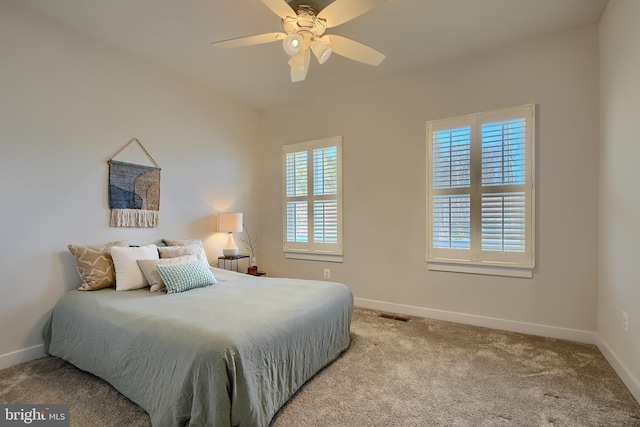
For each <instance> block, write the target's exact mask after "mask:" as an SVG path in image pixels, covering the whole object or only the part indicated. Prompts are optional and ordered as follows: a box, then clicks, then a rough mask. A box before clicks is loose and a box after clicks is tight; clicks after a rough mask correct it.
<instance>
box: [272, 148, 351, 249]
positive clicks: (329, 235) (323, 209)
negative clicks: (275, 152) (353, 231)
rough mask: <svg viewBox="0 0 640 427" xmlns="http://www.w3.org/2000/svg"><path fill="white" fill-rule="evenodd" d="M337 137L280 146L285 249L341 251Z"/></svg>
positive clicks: (339, 167)
mask: <svg viewBox="0 0 640 427" xmlns="http://www.w3.org/2000/svg"><path fill="white" fill-rule="evenodd" d="M341 143H342V141H341V138H340V137H335V138H328V139H324V140H319V141H310V142H305V143H300V144H293V145H288V146H285V147H284V148H283V157H284V161H283V164H284V178H285V179H284V183H285V189H284V193H285V203H284V205H285V206H284V210H285V220H284V230H285V233H284V250H285V252H298V253H311V254H329V255H341V254H342V242H341V232H342V224H341V221H342V210H341V209H342V206H341V205H342V184H341V178H342V172H341V165H342V159H341V152H342V148H341Z"/></svg>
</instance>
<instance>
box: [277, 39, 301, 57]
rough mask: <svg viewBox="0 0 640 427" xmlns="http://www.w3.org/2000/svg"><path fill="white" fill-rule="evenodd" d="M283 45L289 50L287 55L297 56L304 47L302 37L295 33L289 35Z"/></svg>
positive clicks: (286, 50)
mask: <svg viewBox="0 0 640 427" xmlns="http://www.w3.org/2000/svg"><path fill="white" fill-rule="evenodd" d="M282 46H283V47H284V51H285V52H287V55H289V56H295V55H297V54H298V53H299V52H300V49H301V48H302V37H300V36H298V35H295V34H294V35H292V36H288V37H286V38H285V39H284V41H283V42H282Z"/></svg>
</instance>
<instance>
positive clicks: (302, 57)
mask: <svg viewBox="0 0 640 427" xmlns="http://www.w3.org/2000/svg"><path fill="white" fill-rule="evenodd" d="M310 61H311V52H310V51H309V49H305V51H304V52H300V53H299V54H297V55H295V56H292V57H291V59H289V66H290V67H291V81H292V82H293V83H295V82H301V81H303V80H304V79H306V78H307V72H308V71H309V63H310Z"/></svg>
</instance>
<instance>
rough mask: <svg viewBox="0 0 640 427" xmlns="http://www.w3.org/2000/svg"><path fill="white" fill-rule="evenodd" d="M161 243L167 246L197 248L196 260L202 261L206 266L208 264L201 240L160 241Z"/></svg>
mask: <svg viewBox="0 0 640 427" xmlns="http://www.w3.org/2000/svg"><path fill="white" fill-rule="evenodd" d="M162 241H163V242H164V243H165V245H167V246H197V247H198V252H197V253H196V255H198V259H201V260H203V261H204V262H206V263H207V264H209V260H208V259H207V254H206V253H205V251H204V245H203V244H202V240H199V239H162Z"/></svg>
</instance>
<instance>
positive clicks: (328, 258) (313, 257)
mask: <svg viewBox="0 0 640 427" xmlns="http://www.w3.org/2000/svg"><path fill="white" fill-rule="evenodd" d="M284 257H285V258H288V259H304V260H307V261H325V262H342V255H334V254H317V253H309V252H285V253H284Z"/></svg>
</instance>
